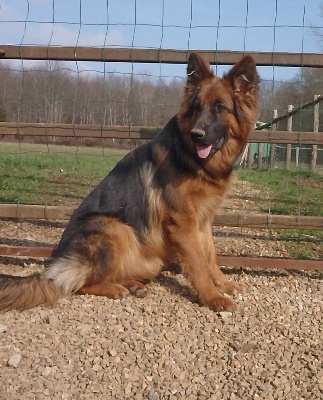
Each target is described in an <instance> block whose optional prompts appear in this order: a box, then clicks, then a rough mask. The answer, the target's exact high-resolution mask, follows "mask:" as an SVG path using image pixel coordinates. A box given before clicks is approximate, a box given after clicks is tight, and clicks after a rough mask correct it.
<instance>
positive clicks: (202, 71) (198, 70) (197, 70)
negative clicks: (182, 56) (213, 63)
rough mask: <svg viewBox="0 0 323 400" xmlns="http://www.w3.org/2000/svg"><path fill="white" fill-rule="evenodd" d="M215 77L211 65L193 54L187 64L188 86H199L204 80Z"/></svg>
mask: <svg viewBox="0 0 323 400" xmlns="http://www.w3.org/2000/svg"><path fill="white" fill-rule="evenodd" d="M213 76H214V75H213V72H212V70H211V68H210V64H209V63H208V62H205V61H204V60H203V59H202V58H201V57H200V56H199V55H198V54H197V53H191V54H190V56H189V58H188V62H187V85H194V86H197V85H198V84H199V83H200V82H201V81H202V80H203V79H206V78H212V77H213Z"/></svg>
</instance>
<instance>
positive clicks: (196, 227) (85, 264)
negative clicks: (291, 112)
mask: <svg viewBox="0 0 323 400" xmlns="http://www.w3.org/2000/svg"><path fill="white" fill-rule="evenodd" d="M187 69H188V71H187V72H188V78H187V85H186V89H185V96H184V99H183V102H182V105H181V108H180V110H179V113H178V115H177V117H176V121H177V126H175V128H173V130H174V132H173V131H172V132H169V131H167V129H166V131H165V132H164V133H163V134H164V136H162V135H161V136H160V137H157V138H156V139H157V140H155V141H154V142H153V143H152V145H151V147H150V148H149V150H148V153H145V154H146V155H147V160H143V161H141V164H140V166H139V167H138V165H137V164H134V163H132V164H129V162H128V164H126V165H136V171H137V175H134V176H135V180H136V182H137V184H139V185H141V187H142V188H143V191H144V193H143V197H142V199H144V200H143V204H142V205H141V208H142V209H141V210H140V213H139V214H140V217H141V218H142V219H141V220H140V221H141V224H142V225H144V227H143V228H142V230H141V231H140V230H139V229H138V231H136V230H135V228H134V227H133V226H132V225H131V224H127V221H126V222H122V220H121V217H120V218H117V217H112V216H109V213H108V212H107V213H104V212H102V213H96V212H95V210H94V211H93V215H92V214H91V215H90V216H89V215H87V214H86V213H85V214H84V215H83V219H81V221H82V224H83V225H80V226H81V228H80V227H79V225H75V226H77V229H78V230H77V231H76V232H77V234H75V236H76V238H75V239H73V240H74V242H73V240H72V239H70V238H69V236H68V234H67V239H66V240H67V242H66V243H68V246H69V247H68V248H67V251H66V253H64V252H63V255H59V256H58V258H57V259H56V260H54V261H53V262H52V264H51V266H50V267H49V268H48V269H46V270H45V271H44V273H43V274H36V275H33V276H31V277H27V278H17V277H10V276H8V275H0V310H4V309H14V308H19V309H24V308H28V307H34V306H36V305H52V304H55V302H56V301H57V299H58V298H59V296H62V295H69V294H73V293H77V294H93V295H99V296H107V297H110V298H114V299H116V298H123V297H125V296H127V295H128V294H129V293H131V294H134V295H136V296H138V297H144V296H146V294H147V288H146V286H145V283H146V282H148V281H150V280H152V279H154V278H155V277H156V276H157V275H158V273H159V272H160V271H161V269H162V268H163V267H164V266H165V265H168V264H170V263H174V262H177V263H179V264H180V266H181V268H182V271H183V273H184V274H185V275H186V277H187V278H188V280H189V282H190V283H191V285H192V287H193V289H194V290H195V291H196V293H197V294H198V296H199V298H200V301H201V303H202V304H204V305H206V306H208V307H209V308H211V309H212V310H215V311H219V310H226V311H234V310H235V309H236V305H235V303H234V302H233V301H232V300H231V299H230V298H228V297H227V296H224V295H223V293H227V294H236V293H237V292H241V293H244V292H245V290H246V289H245V287H244V285H242V284H239V283H235V282H230V281H228V280H227V279H226V277H225V276H224V275H223V273H222V272H221V270H220V268H219V267H218V265H217V257H216V250H215V246H214V243H213V236H212V229H211V226H212V222H213V219H214V216H215V213H216V210H217V209H218V208H219V206H220V205H221V203H222V201H223V199H224V197H225V195H226V193H227V191H228V189H229V186H230V182H231V178H230V176H231V171H232V166H233V164H234V162H235V160H236V159H237V157H238V156H239V154H240V152H241V151H242V149H243V147H244V145H245V143H246V140H247V136H248V133H249V131H250V130H251V129H252V128H253V124H254V121H255V118H256V110H257V84H258V80H259V79H258V74H257V72H256V69H255V65H254V63H253V60H252V59H251V58H250V57H245V58H244V59H243V60H242V61H241V62H240V63H238V64H237V65H236V66H234V67H233V68H232V69H231V70H230V72H229V73H228V74H227V75H225V76H224V77H223V78H222V79H220V78H219V77H216V76H214V75H213V73H212V71H211V70H210V67H209V65H208V64H207V63H204V62H203V60H202V59H201V58H200V57H199V56H197V55H196V54H192V55H191V57H190V59H189V62H188V67H187ZM246 74H247V75H248V77H246ZM218 107H220V108H218ZM170 122H171V121H170ZM170 126H173V125H170ZM168 129H170V128H168ZM194 129H195V130H196V131H197V132H202V133H203V132H204V131H205V135H206V136H207V135H209V136H207V137H213V136H212V135H214V139H212V140H214V142H211V144H212V145H214V146H217V143H219V141H218V140H219V138H222V139H223V138H225V140H223V141H222V142H221V143H222V144H221V146H220V145H219V147H214V148H213V150H214V153H212V154H211V153H210V155H209V156H206V157H202V158H201V157H200V156H199V155H198V144H197V142H196V141H194V140H193V139H194V138H193V136H192V135H193V133H194ZM172 134H174V135H180V136H181V138H180V140H177V141H176V140H173V138H172V136H171V135H172ZM216 135H218V136H216ZM221 135H222V136H221ZM222 139H221V140H222ZM196 140H197V139H196ZM169 143H173V144H174V148H176V150H178V151H179V154H177V153H176V154H175V155H174V151H173V148H170V145H169ZM183 143H184V144H183ZM175 144H176V146H175ZM205 147H209V146H205ZM136 154H137V153H136ZM134 157H136V155H134ZM177 157H183V160H177ZM141 160H142V159H141ZM151 160H153V161H151ZM131 162H132V161H131ZM178 162H179V165H177V163H178ZM123 172H126V171H125V169H123ZM138 177H139V178H140V179H139V178H138ZM108 178H109V176H108ZM138 182H140V183H138ZM128 183H129V182H128ZM122 184H123V182H118V185H122ZM110 190H111V188H110ZM138 190H139V189H138ZM131 193H132V195H134V192H131ZM121 194H122V196H123V195H124V196H125V197H124V198H121V200H120V209H122V207H125V205H126V203H125V202H124V199H127V201H130V202H131V201H132V198H131V197H130V198H129V196H126V195H127V193H124V192H121ZM139 199H141V197H139ZM110 201H111V200H110ZM137 203H138V198H137ZM137 203H136V207H137V209H136V212H138V204H137ZM122 205H123V206H122ZM113 207H116V206H115V205H113ZM117 207H119V203H118V204H117ZM139 207H140V205H139ZM143 207H145V208H146V209H145V210H143ZM125 208H126V207H125ZM130 209H131V208H130ZM113 210H115V208H114V209H113ZM127 210H128V209H127ZM120 215H123V214H122V213H121V214H120ZM136 215H137V214H136ZM136 215H133V216H136ZM143 215H144V217H142V216H143ZM142 220H144V222H142ZM78 223H79V221H78V220H77V219H76V222H75V221H74V220H73V219H72V220H71V224H72V228H73V224H78ZM133 225H134V226H135V225H136V224H133ZM82 229H83V231H82ZM139 231H140V232H139ZM73 237H74V236H73ZM64 240H65V239H64ZM69 240H70V241H69ZM65 250H66V249H64V251H65Z"/></svg>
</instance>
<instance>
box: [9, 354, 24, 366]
mask: <svg viewBox="0 0 323 400" xmlns="http://www.w3.org/2000/svg"><path fill="white" fill-rule="evenodd" d="M21 359H22V355H21V354H19V353H16V354H13V355H12V356H11V357H10V359H9V361H8V365H10V366H11V367H14V368H17V367H18V365H19V363H20V361H21Z"/></svg>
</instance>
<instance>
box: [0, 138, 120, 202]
mask: <svg viewBox="0 0 323 400" xmlns="http://www.w3.org/2000/svg"><path fill="white" fill-rule="evenodd" d="M125 154H126V151H123V150H110V149H109V150H103V149H96V148H93V147H91V148H89V147H79V148H76V147H67V146H52V145H50V146H46V145H35V144H32V145H31V144H21V145H20V146H19V145H18V144H14V143H0V202H1V203H17V202H20V203H27V204H28V203H30V204H48V205H77V204H79V203H80V201H81V200H82V199H83V198H84V196H85V195H87V194H88V193H89V192H90V191H91V189H92V188H93V187H94V186H96V185H97V184H98V183H99V182H100V180H101V179H102V178H103V177H104V176H105V175H107V173H108V172H109V171H110V170H111V169H112V168H113V167H114V166H115V164H116V163H117V162H118V161H119V160H120V159H121V158H122V157H123V156H124V155H125Z"/></svg>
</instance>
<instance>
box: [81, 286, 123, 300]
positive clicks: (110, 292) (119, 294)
mask: <svg viewBox="0 0 323 400" xmlns="http://www.w3.org/2000/svg"><path fill="white" fill-rule="evenodd" d="M76 294H92V295H95V296H105V297H108V298H109V299H114V300H116V299H123V298H125V297H127V296H128V295H129V290H128V289H127V288H126V287H124V286H123V285H120V284H117V283H104V282H103V283H95V284H93V285H87V286H83V287H82V288H81V289H79V290H78V291H77V292H76Z"/></svg>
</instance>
